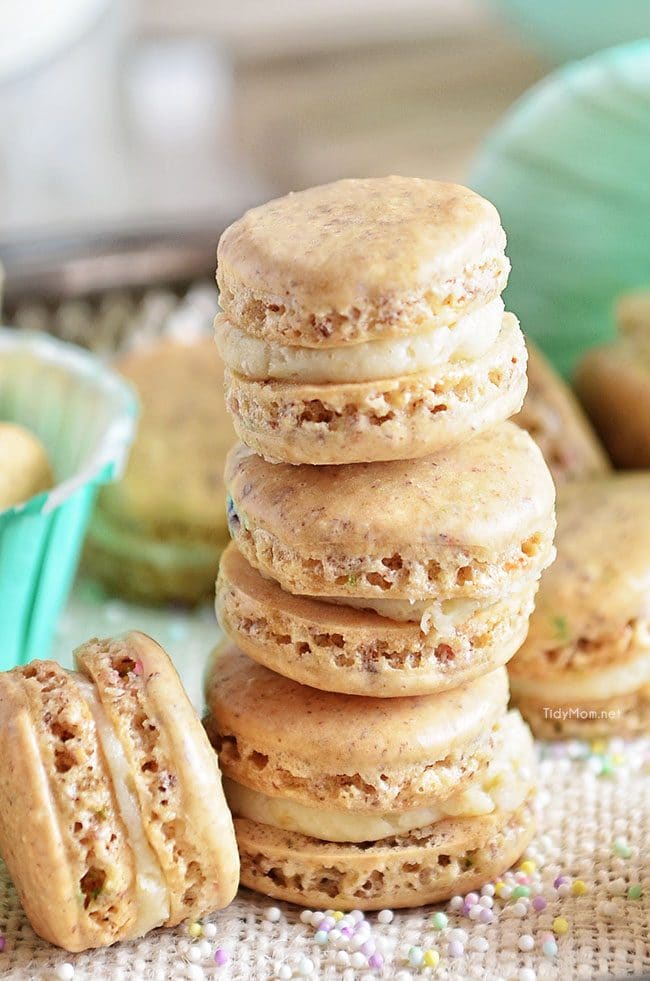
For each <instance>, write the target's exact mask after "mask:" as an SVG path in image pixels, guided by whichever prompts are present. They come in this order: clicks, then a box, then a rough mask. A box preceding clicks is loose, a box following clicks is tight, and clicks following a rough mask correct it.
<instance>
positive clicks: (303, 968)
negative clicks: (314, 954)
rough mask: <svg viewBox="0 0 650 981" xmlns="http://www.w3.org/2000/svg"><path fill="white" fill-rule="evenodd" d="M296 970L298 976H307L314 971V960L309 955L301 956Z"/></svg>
mask: <svg viewBox="0 0 650 981" xmlns="http://www.w3.org/2000/svg"><path fill="white" fill-rule="evenodd" d="M296 972H297V974H298V977H300V978H308V977H309V976H310V975H311V974H313V973H314V962H313V961H312V960H310V959H309V957H301V958H300V960H299V961H298V966H297V967H296Z"/></svg>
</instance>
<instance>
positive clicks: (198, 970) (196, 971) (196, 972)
mask: <svg viewBox="0 0 650 981" xmlns="http://www.w3.org/2000/svg"><path fill="white" fill-rule="evenodd" d="M185 970H186V971H187V976H188V978H191V979H192V981H201V978H204V977H205V974H204V973H203V968H202V967H201V966H200V965H199V964H188V965H187V967H186V968H185Z"/></svg>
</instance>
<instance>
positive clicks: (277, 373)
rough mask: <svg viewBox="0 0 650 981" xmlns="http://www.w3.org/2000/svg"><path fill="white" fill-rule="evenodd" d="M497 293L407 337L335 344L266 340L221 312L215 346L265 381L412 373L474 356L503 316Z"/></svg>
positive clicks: (243, 371) (239, 368) (490, 340)
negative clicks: (451, 319) (449, 321)
mask: <svg viewBox="0 0 650 981" xmlns="http://www.w3.org/2000/svg"><path fill="white" fill-rule="evenodd" d="M503 311H504V306H503V300H501V299H500V298H497V299H496V300H492V301H491V302H490V303H487V304H486V305H485V306H483V307H479V308H477V309H476V310H472V311H471V312H470V313H468V314H466V315H465V316H464V317H461V318H460V320H458V321H456V323H455V324H451V325H450V326H442V327H432V328H430V329H429V330H425V331H422V332H421V333H419V334H413V335H411V336H409V337H399V338H385V339H382V340H376V341H366V342H365V343H362V344H348V345H345V346H342V347H333V348H308V347H294V346H289V345H282V344H275V343H269V342H268V341H264V340H261V339H260V338H257V337H253V336H251V335H250V334H247V333H246V332H245V331H243V330H241V329H240V328H239V327H237V326H236V325H235V324H233V323H231V322H230V321H229V320H228V319H227V318H226V317H224V316H221V317H220V318H219V321H218V324H219V326H218V330H217V332H216V336H217V346H218V348H219V352H220V354H221V357H222V358H223V360H224V361H225V363H226V364H227V365H228V367H229V368H231V369H232V370H233V371H235V372H237V373H238V374H240V375H244V376H245V377H246V378H252V379H256V380H258V381H266V380H269V379H273V380H275V381H287V382H301V383H305V384H309V383H311V384H323V383H325V384H327V383H336V382H342V383H345V382H364V381H375V380H377V379H382V378H395V377H397V376H398V375H410V374H415V373H416V372H418V371H425V370H427V369H429V368H431V366H432V365H436V364H441V363H443V362H446V361H473V360H475V359H478V358H480V357H481V356H482V355H483V354H485V352H486V351H487V350H488V349H489V348H490V347H492V345H493V344H494V343H495V342H496V339H497V337H498V336H499V332H500V330H501V321H502V318H503Z"/></svg>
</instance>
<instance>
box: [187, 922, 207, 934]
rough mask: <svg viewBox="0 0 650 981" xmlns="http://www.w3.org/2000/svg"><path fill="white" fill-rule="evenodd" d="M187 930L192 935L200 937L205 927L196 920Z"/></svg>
mask: <svg viewBox="0 0 650 981" xmlns="http://www.w3.org/2000/svg"><path fill="white" fill-rule="evenodd" d="M187 932H188V933H189V935H190V937H200V936H201V934H202V933H203V927H202V926H201V924H200V923H197V922H196V920H195V921H194V922H193V923H190V924H189V926H188V928H187Z"/></svg>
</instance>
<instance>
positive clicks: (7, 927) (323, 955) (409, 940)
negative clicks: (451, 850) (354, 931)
mask: <svg viewBox="0 0 650 981" xmlns="http://www.w3.org/2000/svg"><path fill="white" fill-rule="evenodd" d="M540 749H543V752H542V756H543V758H542V760H541V763H540V773H541V781H540V795H539V832H538V835H537V838H536V844H535V847H536V848H537V850H538V852H539V867H540V868H541V870H542V880H543V883H544V892H543V895H544V896H545V897H546V898H547V899H548V900H549V905H548V907H547V909H546V910H544V911H542V912H540V913H534V912H530V913H529V914H528V915H527V916H525V917H524V918H519V917H517V916H515V915H514V914H513V912H512V902H510V903H509V904H504V903H502V902H500V901H495V910H496V911H497V917H496V922H495V923H493V924H491V925H479V924H477V923H476V922H474V921H471V920H469V919H468V918H467V917H464V916H461V915H460V914H450V928H451V927H454V926H461V927H463V928H464V929H465V930H466V931H467V933H468V942H467V943H466V945H465V953H464V954H463V955H462V956H460V957H457V958H450V957H448V956H447V952H446V948H447V941H446V939H445V936H446V931H443V933H442V934H441V933H440V932H436V931H435V930H434V929H433V928H432V926H431V924H430V919H431V908H423V909H417V910H413V911H407V912H397V913H396V914H395V918H394V920H393V922H392V923H390V924H380V923H379V922H378V921H377V916H376V915H375V914H368V919H369V920H370V922H371V923H372V936H373V937H374V938H378V937H386V938H388V940H387V943H388V946H386V944H384V946H385V954H384V956H385V964H384V967H383V969H381V970H377V969H375V970H370V969H369V968H368V967H365V968H360V969H356V970H355V969H354V968H352V967H345V966H340V965H337V964H336V963H335V956H336V948H335V946H334V945H332V944H328V945H327V946H325V947H321V946H319V945H318V944H317V943H316V942H315V941H314V932H315V928H314V927H313V926H311V925H308V924H304V923H302V922H301V921H300V910H299V909H297V908H294V907H291V906H288V905H281V913H282V915H281V919H280V920H279V922H277V923H272V922H270V921H269V920H267V919H266V918H265V911H267V910H268V908H269V907H270V906H271V905H272V904H271V902H270V901H269V900H266V899H264V898H263V897H258V896H256V895H254V894H253V893H251V892H248V891H246V890H242V891H241V892H240V894H239V896H238V898H237V899H236V901H235V902H234V903H233V904H232V905H231V906H230V908H229V909H227V910H225V911H223V912H221V913H219V914H216V915H215V916H213V917H211V918H210V921H209V922H212V923H214V924H215V926H216V930H217V932H216V936H215V937H214V938H211V939H210V940H209V946H210V951H211V953H212V951H214V950H216V949H217V948H223V949H224V950H225V951H227V953H228V955H229V959H228V962H227V963H226V964H225V965H224V966H222V967H216V966H215V964H214V960H213V957H212V956H211V953H210V956H207V948H206V949H205V950H206V956H205V957H204V958H203V959H202V960H201V961H200V962H199V964H198V965H197V964H195V963H192V962H191V961H190V959H189V958H188V956H187V948H188V945H189V944H190V943H193V942H192V941H191V940H189V938H188V932H187V928H182V929H178V930H173V931H172V930H170V931H165V930H160V931H156V932H155V933H153V934H151V935H150V936H148V937H147V938H146V939H144V940H142V941H139V942H137V943H131V944H121V945H118V946H116V947H113V948H110V949H107V950H101V951H93V952H90V953H87V954H80V955H76V956H73V955H69V954H65V953H64V952H62V951H59V950H57V949H55V948H53V947H51V946H49V945H48V944H46V943H43V942H42V941H40V940H39V939H38V938H37V937H36V936H35V935H34V933H33V932H32V930H31V928H30V927H29V924H28V923H27V921H26V919H25V916H24V915H23V913H22V911H21V909H20V906H19V904H18V902H17V899H16V894H15V892H14V890H13V887H12V886H11V884H10V882H9V880H8V877H7V875H6V872H5V871H4V869H2V871H0V933H1V934H3V935H4V937H5V950H4V952H2V953H0V977H10V978H21V979H23V978H24V979H28V978H38V979H41V978H51V977H56V976H57V975H56V972H57V969H58V968H59V967H60V966H61V965H62V964H63V963H64V962H68V963H70V964H72V965H73V966H74V969H75V978H79V979H91V978H92V979H99V978H112V979H116V981H117V979H120V978H129V979H131V978H133V979H140V978H142V979H144V978H147V979H155V978H158V979H160V981H162V979H168V978H169V979H171V978H182V977H206V978H212V977H218V978H223V979H226V978H228V979H245V981H253V979H255V981H257V979H259V981H262V979H266V978H275V977H278V976H280V977H281V976H282V974H281V973H280V970H281V968H282V967H283V966H289V967H291V968H292V969H293V970H294V971H297V970H298V969H301V970H303V971H304V970H309V964H307V965H306V966H305V964H304V963H303V964H302V965H301V964H300V961H301V958H308V960H309V961H311V962H312V964H313V972H312V973H311V976H312V977H332V978H335V977H339V978H343V979H345V981H348V979H352V978H364V979H366V978H371V977H375V978H395V977H396V976H397V977H400V978H401V977H402V975H399V972H400V971H402V972H408V973H406V974H404V975H403V977H404V978H405V979H406V978H407V977H412V978H417V977H436V978H437V977H451V978H490V979H492V978H501V977H502V978H519V977H522V978H524V979H525V978H526V974H525V973H524V974H521V971H522V969H525V968H528V969H531V970H533V971H534V972H535V974H536V976H537V977H538V978H557V979H562V981H564V979H569V978H594V977H626V976H630V975H640V974H643V973H644V972H650V765H649V761H650V743H647V742H636V743H630V744H626V745H621V746H620V747H615V753H614V764H613V767H612V768H611V769H612V772H611V773H606V774H605V775H602V773H599V772H598V771H599V770H600V769H601V763H602V760H601V757H600V756H598V755H596V756H594V755H593V754H591V753H589V752H588V751H587V750H586V749H583V748H581V747H577V746H576V747H574V750H573V752H579V753H580V754H581V755H584V758H581V759H572V758H570V756H569V755H568V753H567V751H566V749H565V748H560V749H559V750H557V749H553V748H542V747H540ZM607 769H610V768H609V767H607ZM618 838H625V839H626V841H627V844H628V845H629V846H630V850H631V855H630V857H629V858H621V857H617V856H616V855H615V854H614V851H613V843H614V841H615V840H616V839H618ZM559 874H565V875H567V876H569V877H570V878H572V879H573V878H580V879H582V880H584V882H585V883H586V885H587V887H588V892H587V893H586V894H585V895H582V896H574V895H569V896H566V897H558V894H557V891H556V889H555V888H554V886H553V880H554V879H555V877H556V876H557V875H559ZM630 884H632V885H635V884H640V885H641V886H642V888H643V890H644V891H643V895H642V896H641V898H639V899H628V898H627V895H626V893H627V889H628V887H629V885H630ZM558 915H560V916H563V917H565V918H566V919H567V921H568V923H569V929H568V932H567V933H566V934H565V935H564V936H561V937H559V938H558V954H557V957H555V958H554V959H553V960H549V959H548V958H547V957H545V956H544V954H543V952H542V938H541V935H542V934H543V933H544V932H545V931H547V930H549V929H550V928H551V925H552V921H553V918H554V917H555V916H558ZM206 922H207V921H206ZM522 934H530V935H532V936H533V938H534V939H535V948H534V950H533V951H531V952H526V953H523V952H521V951H520V950H519V946H518V945H519V938H520V937H521V935H522ZM478 936H482V937H485V939H486V940H487V941H488V943H489V947H488V950H487V951H485V952H484V953H480V952H478V951H473V950H471V949H470V947H471V940H472V938H473V937H478ZM391 941H394V944H391ZM200 942H201V941H196V943H200ZM410 945H415V946H421V947H435V948H436V949H438V950H439V951H440V953H441V955H442V958H441V963H440V966H439V967H438V968H437V969H436V970H435V971H433V970H432V969H430V968H428V969H424V970H422V969H413V968H412V967H409V966H408V963H407V962H406V961H405V957H404V953H405V950H406V949H407V948H408V947H409V946H410ZM391 946H393V950H392V952H391ZM191 956H192V955H190V957H191ZM285 976H286V975H285ZM294 976H299V975H297V974H295V975H294ZM529 977H531V978H532V975H529Z"/></svg>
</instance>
